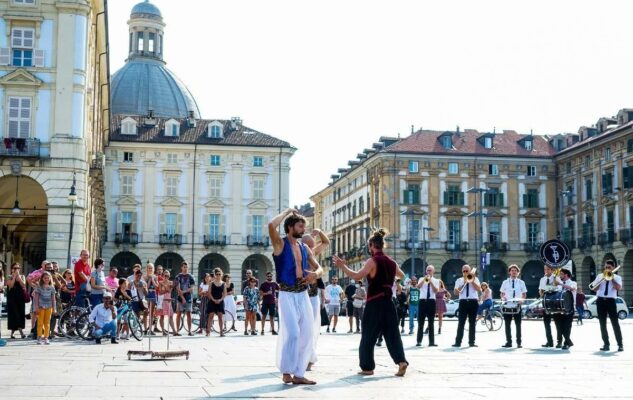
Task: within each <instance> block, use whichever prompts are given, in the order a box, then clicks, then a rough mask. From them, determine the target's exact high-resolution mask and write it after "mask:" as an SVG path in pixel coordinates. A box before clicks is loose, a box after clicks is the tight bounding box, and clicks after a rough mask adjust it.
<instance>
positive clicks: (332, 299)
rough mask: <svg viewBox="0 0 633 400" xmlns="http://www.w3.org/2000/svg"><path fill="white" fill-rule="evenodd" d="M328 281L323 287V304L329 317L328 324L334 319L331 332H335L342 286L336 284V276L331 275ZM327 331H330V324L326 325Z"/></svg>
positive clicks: (339, 310)
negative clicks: (325, 305)
mask: <svg viewBox="0 0 633 400" xmlns="http://www.w3.org/2000/svg"><path fill="white" fill-rule="evenodd" d="M330 282H331V283H330V284H329V285H327V286H326V287H325V304H327V315H328V317H329V318H330V324H332V321H334V325H333V326H332V332H333V333H336V324H337V323H338V315H339V313H340V312H341V298H342V297H343V288H342V287H340V286H339V285H338V277H336V276H333V277H332V279H331V280H330ZM327 332H328V333H329V332H330V325H328V326H327Z"/></svg>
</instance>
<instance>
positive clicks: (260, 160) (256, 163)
mask: <svg viewBox="0 0 633 400" xmlns="http://www.w3.org/2000/svg"><path fill="white" fill-rule="evenodd" d="M263 166H264V157H262V156H255V157H253V167H263Z"/></svg>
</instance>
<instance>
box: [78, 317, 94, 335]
mask: <svg viewBox="0 0 633 400" xmlns="http://www.w3.org/2000/svg"><path fill="white" fill-rule="evenodd" d="M75 332H77V335H79V337H80V338H82V339H83V340H91V339H93V338H94V337H93V335H92V324H91V323H90V313H83V314H81V315H80V316H79V318H77V322H76V323H75Z"/></svg>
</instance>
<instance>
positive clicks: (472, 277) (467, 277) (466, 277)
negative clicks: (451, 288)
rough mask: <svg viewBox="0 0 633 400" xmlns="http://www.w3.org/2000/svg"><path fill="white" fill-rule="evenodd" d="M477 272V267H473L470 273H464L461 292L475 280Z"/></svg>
mask: <svg viewBox="0 0 633 400" xmlns="http://www.w3.org/2000/svg"><path fill="white" fill-rule="evenodd" d="M475 272H477V268H473V269H472V270H470V272H469V273H467V274H464V284H463V285H462V287H461V289H459V291H460V292H461V291H462V290H463V289H464V287H466V285H467V284H469V283H473V282H474V281H475Z"/></svg>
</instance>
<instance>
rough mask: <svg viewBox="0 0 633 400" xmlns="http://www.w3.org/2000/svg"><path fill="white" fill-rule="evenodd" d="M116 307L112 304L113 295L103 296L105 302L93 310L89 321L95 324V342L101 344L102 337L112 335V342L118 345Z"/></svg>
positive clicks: (106, 294)
mask: <svg viewBox="0 0 633 400" xmlns="http://www.w3.org/2000/svg"><path fill="white" fill-rule="evenodd" d="M116 313H117V310H116V307H115V306H114V304H113V302H112V293H110V292H106V293H104V294H103V302H102V303H101V304H98V305H97V306H96V307H95V308H93V309H92V312H91V313H90V317H89V318H88V320H89V321H90V322H91V323H93V324H94V326H95V331H94V336H95V342H96V343H97V344H101V337H102V336H103V335H106V334H110V342H111V343H113V344H118V343H119V342H118V341H117V340H116Z"/></svg>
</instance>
